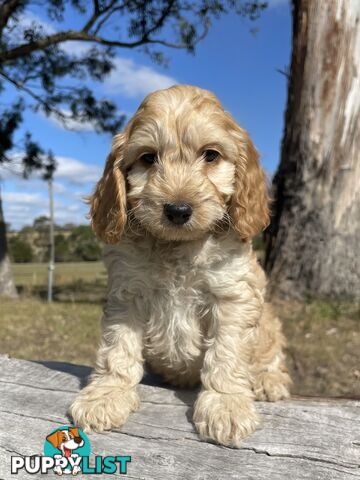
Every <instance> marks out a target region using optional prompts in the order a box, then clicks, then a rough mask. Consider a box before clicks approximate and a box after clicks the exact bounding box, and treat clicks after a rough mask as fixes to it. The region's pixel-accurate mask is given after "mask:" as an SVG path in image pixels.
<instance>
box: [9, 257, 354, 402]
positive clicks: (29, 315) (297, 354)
mask: <svg viewBox="0 0 360 480" xmlns="http://www.w3.org/2000/svg"><path fill="white" fill-rule="evenodd" d="M14 273H15V278H16V283H17V285H18V287H19V290H20V291H21V292H22V294H21V297H20V299H19V300H13V301H11V300H6V301H2V303H1V313H0V331H1V336H0V353H7V354H9V355H11V356H14V357H18V358H26V359H30V360H58V361H66V362H73V363H79V364H86V365H93V364H94V359H95V352H96V348H97V345H98V342H99V338H100V318H101V310H102V303H103V300H104V297H105V287H106V276H105V271H104V269H103V266H102V265H101V264H100V263H79V264H77V263H71V264H59V265H57V266H56V274H55V286H56V288H55V300H56V301H55V302H54V303H53V304H52V305H48V304H47V303H45V302H44V300H43V298H44V296H45V295H46V287H45V285H46V274H47V267H46V265H41V264H30V265H29V264H26V265H19V264H18V265H14ZM275 307H276V310H277V312H278V315H279V317H280V318H281V320H282V323H283V328H284V332H285V334H286V337H287V339H288V365H289V368H290V370H291V374H292V377H293V380H294V387H293V393H297V394H303V395H326V396H336V395H344V396H349V397H354V396H360V328H359V327H360V305H355V304H346V303H338V302H325V301H309V302H306V303H294V302H291V303H289V302H287V303H285V302H281V303H280V302H278V303H276V304H275Z"/></svg>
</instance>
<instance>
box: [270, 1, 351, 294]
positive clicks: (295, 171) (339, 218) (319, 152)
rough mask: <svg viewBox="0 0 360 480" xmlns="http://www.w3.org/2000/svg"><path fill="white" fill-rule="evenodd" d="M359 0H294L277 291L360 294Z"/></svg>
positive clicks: (279, 180) (273, 285)
mask: <svg viewBox="0 0 360 480" xmlns="http://www.w3.org/2000/svg"><path fill="white" fill-rule="evenodd" d="M359 120H360V1H359V0H320V1H319V0H294V1H293V50H292V60H291V70H290V78H289V89H288V104H287V110H286V114H285V131H284V137H283V142H282V153H281V161H280V165H279V168H278V171H277V173H276V175H275V177H274V181H273V187H274V197H275V202H274V205H273V211H274V217H273V220H272V224H271V225H270V228H269V229H268V231H267V232H266V236H265V238H266V244H267V251H266V256H265V267H266V270H267V271H268V273H269V274H270V285H269V286H270V293H272V294H273V295H277V296H280V297H290V298H291V297H292V298H297V297H298V298H304V297H305V296H307V295H310V296H325V297H326V296H332V297H334V296H335V297H340V296H341V297H343V298H344V297H347V298H349V299H357V300H359V299H360V123H359Z"/></svg>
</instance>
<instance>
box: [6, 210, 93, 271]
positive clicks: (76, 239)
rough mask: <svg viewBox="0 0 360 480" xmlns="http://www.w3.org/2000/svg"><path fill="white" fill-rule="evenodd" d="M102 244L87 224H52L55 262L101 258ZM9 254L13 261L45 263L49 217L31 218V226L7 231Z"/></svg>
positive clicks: (87, 260)
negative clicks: (32, 219) (53, 225)
mask: <svg viewBox="0 0 360 480" xmlns="http://www.w3.org/2000/svg"><path fill="white" fill-rule="evenodd" d="M101 250H102V247H101V243H100V242H99V241H98V240H97V239H96V238H95V236H94V234H93V233H92V231H91V228H90V227H89V226H88V225H74V224H66V225H63V226H60V225H55V261H56V262H80V261H85V262H91V261H97V260H100V259H101ZM9 254H10V258H11V260H12V261H13V262H15V263H29V262H47V261H48V258H49V219H48V218H47V217H45V216H42V217H38V218H36V219H35V220H34V222H33V224H32V226H25V227H23V228H22V229H21V230H19V231H16V232H15V231H10V232H9Z"/></svg>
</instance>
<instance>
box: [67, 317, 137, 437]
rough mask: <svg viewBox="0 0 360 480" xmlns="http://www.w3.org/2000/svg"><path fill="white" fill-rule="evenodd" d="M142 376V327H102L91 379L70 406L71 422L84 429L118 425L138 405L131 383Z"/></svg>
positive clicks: (127, 325) (101, 428)
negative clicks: (100, 341)
mask: <svg viewBox="0 0 360 480" xmlns="http://www.w3.org/2000/svg"><path fill="white" fill-rule="evenodd" d="M142 376H143V359H142V329H141V328H140V327H139V326H137V325H136V324H134V323H121V324H113V325H111V326H108V327H106V328H105V330H104V333H103V339H102V344H101V347H100V349H99V351H98V355H97V363H96V368H95V372H94V374H93V375H92V377H91V382H90V384H89V385H88V386H87V387H85V388H84V389H83V390H82V391H81V392H80V393H79V395H78V397H77V398H76V399H75V401H74V403H73V404H72V405H71V407H70V415H71V416H72V418H73V420H74V423H75V424H76V425H79V426H80V427H81V428H83V429H84V431H86V432H89V431H92V430H93V431H97V432H102V431H104V430H110V429H111V428H115V427H120V426H122V425H123V424H124V423H125V421H126V419H127V417H128V415H129V413H130V412H132V411H135V410H137V409H138V408H139V406H140V401H139V397H138V394H137V392H136V390H135V386H136V385H137V384H138V383H139V382H140V380H141V378H142Z"/></svg>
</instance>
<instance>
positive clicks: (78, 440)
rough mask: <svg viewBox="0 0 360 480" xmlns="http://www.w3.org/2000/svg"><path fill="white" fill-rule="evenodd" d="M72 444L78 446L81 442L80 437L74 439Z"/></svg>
mask: <svg viewBox="0 0 360 480" xmlns="http://www.w3.org/2000/svg"><path fill="white" fill-rule="evenodd" d="M74 442H75V443H77V444H78V445H80V443H81V442H82V438H81V437H74Z"/></svg>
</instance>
